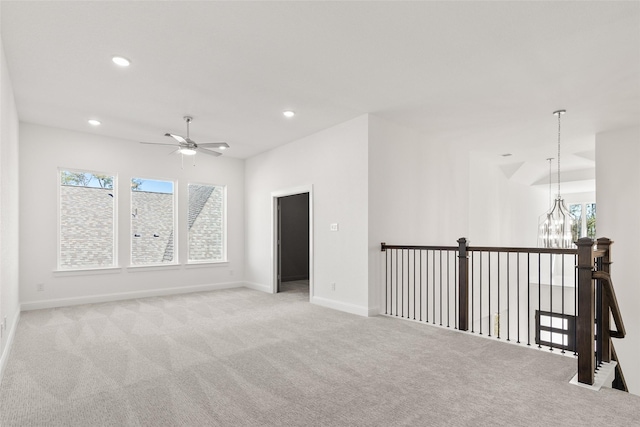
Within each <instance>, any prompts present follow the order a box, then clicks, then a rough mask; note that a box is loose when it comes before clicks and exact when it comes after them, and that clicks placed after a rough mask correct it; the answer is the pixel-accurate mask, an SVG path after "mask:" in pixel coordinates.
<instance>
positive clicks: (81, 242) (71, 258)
mask: <svg viewBox="0 0 640 427" xmlns="http://www.w3.org/2000/svg"><path fill="white" fill-rule="evenodd" d="M113 182H114V176H113V175H110V174H99V173H92V172H83V171H69V170H62V171H60V248H59V259H58V267H59V268H60V269H63V270H66V269H81V268H98V267H113V266H114V265H115V264H114V260H115V256H114V253H115V249H114V242H115V239H114V235H115V220H114V211H115V209H114V205H115V193H114V190H113Z"/></svg>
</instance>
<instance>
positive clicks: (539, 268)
mask: <svg viewBox="0 0 640 427" xmlns="http://www.w3.org/2000/svg"><path fill="white" fill-rule="evenodd" d="M541 268H542V254H541V253H540V252H538V314H540V310H541V305H540V304H541V302H542V269H541ZM538 348H542V346H541V345H540V336H538Z"/></svg>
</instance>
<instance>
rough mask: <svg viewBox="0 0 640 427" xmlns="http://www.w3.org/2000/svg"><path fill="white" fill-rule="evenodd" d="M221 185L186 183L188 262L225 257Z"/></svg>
mask: <svg viewBox="0 0 640 427" xmlns="http://www.w3.org/2000/svg"><path fill="white" fill-rule="evenodd" d="M224 204H225V188H224V187H222V186H214V185H201V184H189V262H203V261H224V260H225V255H226V254H225V232H224V228H225V223H224V222H225V221H224V217H225V209H224Z"/></svg>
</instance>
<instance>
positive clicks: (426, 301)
mask: <svg viewBox="0 0 640 427" xmlns="http://www.w3.org/2000/svg"><path fill="white" fill-rule="evenodd" d="M424 261H425V270H426V271H425V272H424V276H425V280H426V282H427V283H426V285H425V289H424V311H425V315H424V321H425V322H426V323H429V251H428V250H427V253H426V254H425V256H424Z"/></svg>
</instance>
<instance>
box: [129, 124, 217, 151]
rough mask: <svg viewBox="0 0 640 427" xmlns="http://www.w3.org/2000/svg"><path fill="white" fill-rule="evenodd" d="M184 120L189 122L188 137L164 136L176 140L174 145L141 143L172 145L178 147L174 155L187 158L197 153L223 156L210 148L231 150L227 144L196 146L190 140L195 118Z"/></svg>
mask: <svg viewBox="0 0 640 427" xmlns="http://www.w3.org/2000/svg"><path fill="white" fill-rule="evenodd" d="M184 120H185V121H186V122H187V136H186V137H184V136H180V135H174V134H172V133H165V134H164V136H169V137H171V138H173V139H175V142H173V143H171V144H170V143H165V142H140V143H141V144H151V145H170V146H172V147H178V148H177V149H176V150H175V151H173V153H175V152H179V153H180V154H184V155H186V156H192V155H194V154H196V153H204V154H208V155H210V156H215V157H218V156H221V155H222V153H219V152H218V151H213V150H208V148H209V147H210V148H217V149H218V150H226V149H227V148H229V144H227V143H226V142H204V143H201V144H196V142H195V141H194V140H192V139H191V138H189V124H191V122H192V121H193V117H191V116H184Z"/></svg>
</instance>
